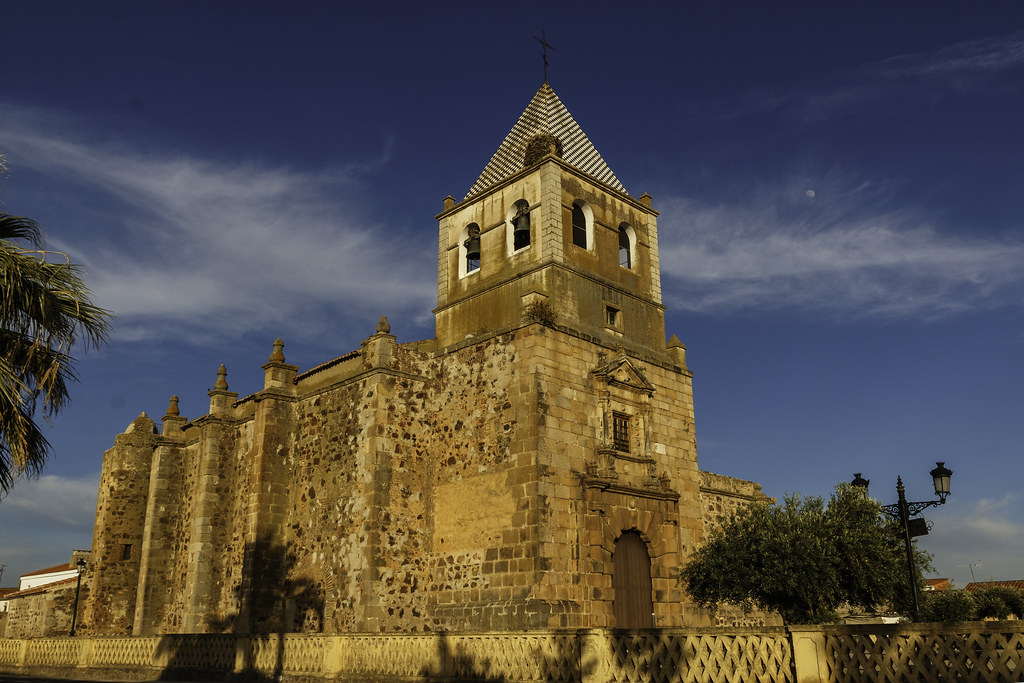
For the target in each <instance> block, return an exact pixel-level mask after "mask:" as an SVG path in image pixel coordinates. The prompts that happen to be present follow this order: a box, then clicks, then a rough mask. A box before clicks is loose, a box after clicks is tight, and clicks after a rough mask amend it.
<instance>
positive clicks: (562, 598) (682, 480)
mask: <svg viewBox="0 0 1024 683" xmlns="http://www.w3.org/2000/svg"><path fill="white" fill-rule="evenodd" d="M657 216H658V212H657V211H655V210H654V209H652V208H651V199H650V197H649V196H648V195H646V194H644V195H641V196H640V197H639V198H634V197H632V196H631V195H630V194H629V193H627V192H626V190H625V188H624V187H623V185H622V183H620V182H619V179H618V178H617V177H616V176H615V174H614V173H613V172H612V171H611V169H610V168H609V167H608V165H607V164H606V163H605V161H604V159H603V158H602V157H601V155H600V154H599V153H598V152H597V150H596V149H595V148H594V146H593V145H592V144H591V142H590V140H589V139H588V138H587V136H586V135H585V134H584V133H583V131H582V130H581V129H580V127H579V126H578V125H577V123H576V121H575V120H574V119H573V117H572V116H571V115H570V114H569V112H568V110H567V109H566V108H565V106H564V105H563V104H562V102H561V100H560V99H559V98H558V96H557V95H556V94H555V92H554V91H553V90H552V88H551V86H550V85H549V84H548V83H544V84H543V85H542V86H541V87H540V89H539V90H538V91H537V93H536V94H535V95H534V96H533V98H532V100H531V101H530V103H529V105H528V106H527V107H526V110H525V111H524V112H523V113H522V115H520V117H519V119H518V121H517V122H516V124H515V126H513V128H512V130H511V132H510V133H509V134H508V135H507V136H506V138H505V140H504V141H503V142H502V144H501V146H500V147H498V150H497V151H496V152H495V153H494V156H493V157H492V158H491V160H490V161H489V162H488V163H487V165H486V167H485V168H484V170H483V172H482V173H481V174H480V176H479V178H477V180H476V182H475V183H474V184H473V186H472V187H471V188H470V190H469V192H468V193H467V194H466V196H465V197H464V198H463V199H462V201H459V202H456V200H455V199H454V198H452V197H447V198H445V201H444V210H443V211H442V212H441V213H440V214H439V215H438V216H437V219H438V223H439V231H438V238H439V239H438V281H437V284H438V292H437V294H438V304H437V308H436V309H435V310H434V313H435V316H436V338H437V346H438V353H439V354H444V355H445V356H446V357H453V356H455V355H456V354H468V355H469V356H471V357H479V358H480V359H481V366H482V367H492V366H493V367H498V365H497V364H496V363H495V361H493V360H490V361H486V360H483V359H486V358H488V354H487V353H486V352H485V351H484V350H485V349H486V348H487V347H488V345H489V344H493V343H495V342H500V343H507V344H508V347H507V348H508V351H509V353H510V355H509V361H508V362H507V363H506V364H505V365H504V366H503V367H502V374H503V375H504V376H507V377H508V378H509V381H510V384H509V386H510V388H511V389H510V392H509V395H508V400H507V401H506V402H504V403H503V404H501V406H500V407H501V408H502V409H505V410H510V411H514V419H513V420H512V421H510V422H508V423H507V424H509V425H512V424H514V425H515V437H514V438H512V439H511V440H510V442H509V449H508V458H509V462H510V463H514V467H515V472H516V474H515V476H514V477H513V478H509V479H507V482H514V484H513V485H512V486H511V487H510V488H509V489H508V490H510V491H513V492H514V496H513V498H514V501H515V507H516V512H515V514H514V515H513V517H512V518H511V519H510V522H511V524H510V526H509V528H507V529H506V530H504V531H502V533H503V534H505V535H507V536H508V538H509V539H515V540H516V542H517V543H519V544H520V546H521V547H515V548H505V549H499V551H498V552H499V555H498V557H499V558H500V557H504V555H503V554H502V553H505V554H507V553H509V552H511V553H513V554H512V557H513V559H514V558H518V557H519V555H518V554H515V553H522V555H523V559H524V560H525V563H524V567H525V570H524V573H522V574H520V575H517V576H516V577H512V578H511V579H500V580H499V581H501V582H507V581H510V582H511V592H510V594H509V596H508V597H509V598H511V600H510V602H508V603H507V605H504V604H503V606H502V608H501V609H503V610H506V612H507V614H508V615H519V614H522V615H526V616H525V618H524V619H520V618H519V617H518V616H516V617H515V618H510V617H507V616H500V617H498V616H496V617H494V618H493V619H492V620H491V621H490V622H489V623H491V624H492V627H508V626H513V627H516V628H519V627H523V626H525V627H528V628H536V627H551V626H567V627H604V626H617V627H630V628H646V627H650V626H652V625H657V626H678V625H682V624H684V623H687V622H690V621H693V620H694V619H695V618H699V617H696V616H695V614H693V613H692V608H691V607H689V606H685V605H684V600H683V596H682V594H681V591H680V589H679V586H678V581H677V580H676V576H677V575H678V571H679V568H680V567H681V566H682V563H683V560H684V558H685V556H686V554H687V553H688V552H690V551H691V550H692V548H694V547H695V546H696V545H697V544H698V543H699V542H700V537H701V530H702V521H701V512H700V501H699V483H698V478H699V475H698V470H697V453H696V442H695V439H694V432H693V394H692V383H691V375H690V372H689V370H688V369H687V368H686V360H685V349H684V347H683V345H682V344H681V343H679V341H678V340H677V339H675V338H674V337H673V339H672V340H671V341H670V342H668V343H667V344H666V341H665V308H664V306H663V305H662V301H661V277H660V268H659V263H658V231H657ZM474 349H477V350H479V353H477V356H472V354H473V352H474ZM497 410H498V406H488V407H487V408H486V410H484V409H482V408H481V409H479V411H480V412H481V414H482V413H484V412H487V413H490V412H496V411H497ZM474 414H475V413H474ZM503 428H504V427H503ZM509 430H510V431H511V427H509ZM463 482H465V480H463ZM463 485H465V484H464V483H463ZM495 499H497V498H495ZM489 505H491V506H493V503H489ZM463 507H465V506H463ZM466 514H470V513H469V512H467V513H466ZM472 514H476V512H475V511H472ZM470 523H471V520H470V519H468V518H467V519H466V520H465V522H464V524H463V525H464V526H468V525H469V524H470ZM503 537H504V536H503ZM503 585H507V584H504V583H503Z"/></svg>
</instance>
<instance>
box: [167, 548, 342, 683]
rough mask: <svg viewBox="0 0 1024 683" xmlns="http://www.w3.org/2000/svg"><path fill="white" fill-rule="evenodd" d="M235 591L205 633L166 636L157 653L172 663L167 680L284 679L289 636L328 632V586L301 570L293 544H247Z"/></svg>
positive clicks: (213, 615) (210, 617)
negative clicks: (227, 606)
mask: <svg viewBox="0 0 1024 683" xmlns="http://www.w3.org/2000/svg"><path fill="white" fill-rule="evenodd" d="M232 592H233V593H234V601H233V602H234V607H233V608H231V609H228V610H226V611H224V612H223V613H220V614H209V616H208V617H207V618H206V619H205V624H206V626H205V628H203V627H202V626H201V627H200V628H203V631H204V633H202V634H168V635H165V636H162V637H161V639H160V642H159V644H158V645H157V656H158V657H160V658H161V659H163V661H164V662H165V663H166V664H165V668H164V670H163V672H162V674H161V676H160V678H161V679H163V680H186V679H188V680H191V679H211V678H216V679H223V678H225V677H229V678H233V679H241V680H246V681H279V680H280V679H281V675H282V674H283V673H284V667H285V634H288V633H300V632H305V633H319V632H320V631H321V630H322V625H323V621H324V592H323V589H322V587H321V586H320V584H319V583H318V582H317V581H316V579H315V578H314V577H312V576H310V575H308V573H307V574H302V573H301V572H300V571H299V561H298V556H297V554H296V553H295V551H294V549H293V548H292V547H290V546H288V545H285V544H281V543H277V542H275V541H272V540H269V539H260V540H257V541H255V542H253V543H247V544H246V546H245V549H244V551H243V559H242V576H241V579H240V581H239V582H238V584H237V585H236V586H235V587H234V589H233V591H232ZM215 600H216V598H215V597H214V596H211V602H213V601H215ZM210 611H211V612H212V611H213V610H212V608H211V609H210ZM239 636H244V637H243V638H240V637H239Z"/></svg>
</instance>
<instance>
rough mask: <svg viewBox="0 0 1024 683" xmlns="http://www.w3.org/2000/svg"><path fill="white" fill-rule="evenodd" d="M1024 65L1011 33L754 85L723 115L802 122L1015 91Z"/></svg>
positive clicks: (1017, 38) (1020, 39) (1020, 36)
mask: <svg viewBox="0 0 1024 683" xmlns="http://www.w3.org/2000/svg"><path fill="white" fill-rule="evenodd" d="M1022 70H1024V33H1013V34H1010V35H1007V36H1000V37H989V38H984V39H980V40H975V41H965V42H961V43H956V44H954V45H950V46H947V47H944V48H940V49H937V50H934V51H931V52H918V53H908V54H902V55H896V56H893V57H890V58H887V59H883V60H881V61H877V62H872V63H868V64H864V65H862V66H860V67H859V68H856V69H854V70H851V71H849V72H845V73H837V74H834V75H833V76H832V78H830V79H829V80H828V81H827V82H823V83H818V84H811V85H809V86H806V87H805V86H801V87H800V88H799V89H796V90H783V89H779V88H773V87H771V86H764V87H759V88H755V89H752V90H750V91H747V92H746V93H744V94H743V95H741V96H740V97H739V98H738V100H737V102H735V103H734V104H733V105H732V106H731V107H730V108H729V111H728V113H726V114H724V115H725V116H727V117H728V118H739V117H743V116H747V115H751V114H753V115H761V114H763V113H764V112H780V113H783V114H785V115H786V116H788V117H790V118H792V119H794V120H796V121H798V122H800V123H802V124H803V123H809V122H815V121H820V120H822V119H828V118H832V117H834V116H835V115H837V114H844V115H847V114H850V113H855V114H856V115H857V116H864V115H869V114H870V113H871V112H872V111H874V110H875V109H877V108H879V107H882V108H891V107H893V106H896V105H897V103H900V102H906V101H907V100H908V99H909V100H915V101H919V100H922V99H924V100H925V101H927V102H930V103H934V102H936V101H937V100H940V99H942V98H944V97H947V96H950V95H954V94H964V93H977V92H984V93H988V94H991V93H993V92H997V91H999V90H1001V89H1003V88H1010V89H1014V90H1016V89H1019V84H1020V76H1021V73H1020V72H1021V71H1022Z"/></svg>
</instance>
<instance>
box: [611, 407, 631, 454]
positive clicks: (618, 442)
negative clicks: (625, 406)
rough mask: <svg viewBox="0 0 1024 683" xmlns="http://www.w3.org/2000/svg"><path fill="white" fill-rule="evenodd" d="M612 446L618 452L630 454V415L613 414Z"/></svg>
mask: <svg viewBox="0 0 1024 683" xmlns="http://www.w3.org/2000/svg"><path fill="white" fill-rule="evenodd" d="M612 444H613V445H614V447H615V450H617V451H626V452H629V415H626V414H625V413H612Z"/></svg>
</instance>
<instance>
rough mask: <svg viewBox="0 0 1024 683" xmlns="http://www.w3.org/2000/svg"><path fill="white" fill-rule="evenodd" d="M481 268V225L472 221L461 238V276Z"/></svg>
mask: <svg viewBox="0 0 1024 683" xmlns="http://www.w3.org/2000/svg"><path fill="white" fill-rule="evenodd" d="M478 270H480V226H479V225H477V224H476V223H470V224H469V225H467V226H466V227H465V229H464V230H463V231H462V235H461V236H460V238H459V277H464V276H466V275H469V274H470V273H474V272H476V271H478Z"/></svg>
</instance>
